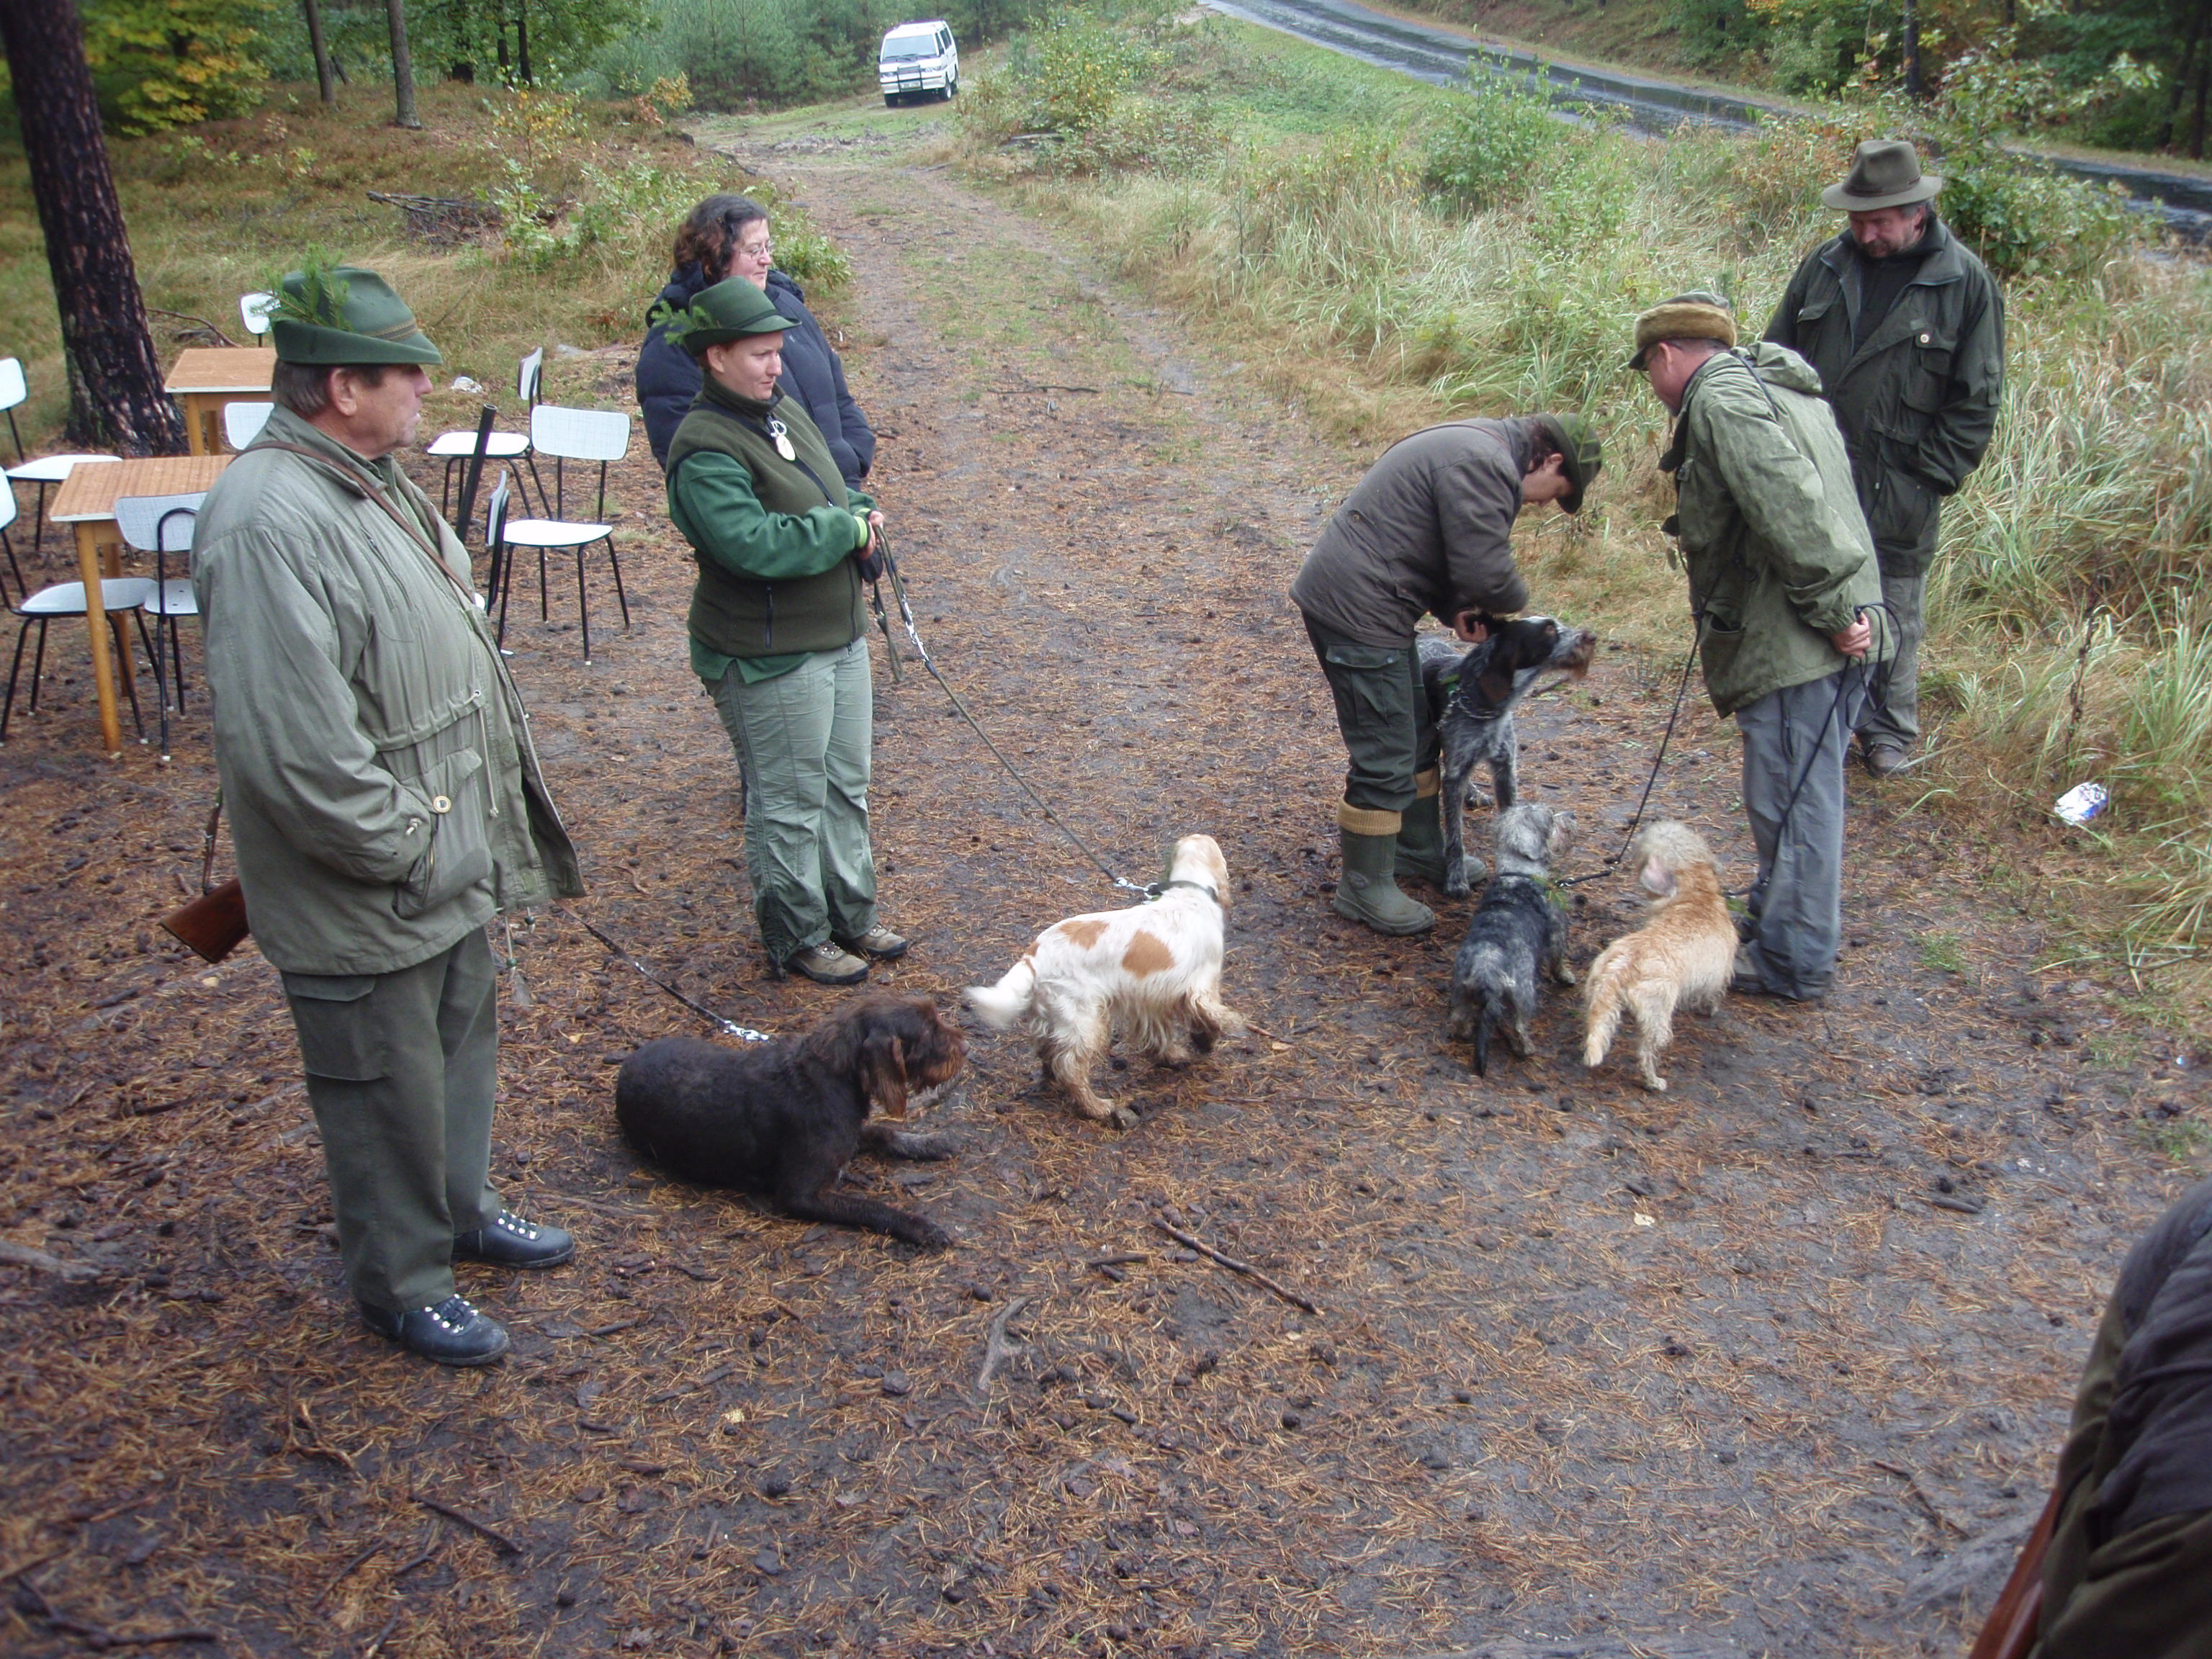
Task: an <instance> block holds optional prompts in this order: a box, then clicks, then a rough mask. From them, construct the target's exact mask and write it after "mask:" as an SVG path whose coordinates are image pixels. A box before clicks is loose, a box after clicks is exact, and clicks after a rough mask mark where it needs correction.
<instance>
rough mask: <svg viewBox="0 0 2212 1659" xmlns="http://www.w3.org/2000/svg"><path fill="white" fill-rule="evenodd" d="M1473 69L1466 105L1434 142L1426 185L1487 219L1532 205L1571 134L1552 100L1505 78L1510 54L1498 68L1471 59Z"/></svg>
mask: <svg viewBox="0 0 2212 1659" xmlns="http://www.w3.org/2000/svg"><path fill="white" fill-rule="evenodd" d="M1467 67H1468V82H1469V85H1468V94H1467V98H1466V100H1465V101H1464V102H1463V103H1462V104H1461V105H1460V106H1458V107H1457V108H1455V110H1454V111H1453V112H1452V113H1451V116H1450V117H1449V119H1447V120H1446V121H1445V122H1444V124H1443V127H1442V129H1441V130H1440V131H1437V135H1436V137H1434V138H1433V139H1432V140H1431V143H1430V146H1429V155H1428V161H1427V162H1426V164H1425V166H1424V167H1423V168H1422V170H1421V182H1422V184H1423V185H1425V186H1426V187H1427V189H1428V190H1429V191H1430V192H1431V194H1433V195H1435V196H1437V197H1442V198H1443V200H1445V201H1447V202H1449V203H1451V204H1454V205H1455V206H1457V207H1460V208H1463V209H1466V210H1468V211H1470V212H1475V213H1485V212H1487V211H1489V210H1491V209H1492V208H1494V207H1498V206H1501V205H1503V204H1507V203H1510V202H1517V201H1520V200H1521V199H1522V198H1523V197H1526V196H1527V195H1528V191H1530V190H1531V189H1532V188H1533V187H1534V185H1535V183H1536V180H1537V177H1538V175H1539V174H1540V173H1541V171H1542V170H1543V168H1544V167H1545V165H1546V164H1547V162H1548V161H1551V160H1552V158H1553V156H1555V155H1558V154H1559V151H1560V149H1562V148H1564V147H1565V143H1566V142H1567V137H1568V134H1567V130H1566V128H1565V125H1562V124H1561V123H1560V121H1559V119H1558V118H1556V117H1555V116H1554V115H1553V113H1552V104H1551V100H1550V99H1548V98H1547V97H1546V96H1545V95H1544V94H1543V93H1541V91H1538V90H1536V89H1535V88H1534V86H1533V85H1522V84H1518V83H1517V82H1516V81H1513V80H1509V79H1507V78H1505V77H1506V76H1507V75H1508V74H1509V73H1510V70H1508V69H1507V67H1506V64H1505V60H1504V55H1503V54H1500V55H1499V58H1498V62H1497V63H1496V64H1490V63H1486V62H1485V60H1484V59H1483V58H1480V56H1477V57H1474V58H1469V59H1468V66H1467Z"/></svg>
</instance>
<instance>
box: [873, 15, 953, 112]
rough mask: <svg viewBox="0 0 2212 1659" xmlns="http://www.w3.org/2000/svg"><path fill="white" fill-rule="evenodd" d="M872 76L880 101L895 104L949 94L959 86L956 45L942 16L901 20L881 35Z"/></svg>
mask: <svg viewBox="0 0 2212 1659" xmlns="http://www.w3.org/2000/svg"><path fill="white" fill-rule="evenodd" d="M876 79H877V80H878V82H881V83H882V85H883V88H884V103H886V104H889V105H892V106H896V105H897V104H898V103H899V102H900V101H901V100H904V99H907V98H922V97H930V98H951V97H952V96H954V95H955V94H957V93H958V92H959V90H960V48H959V47H958V46H955V45H953V43H952V30H951V27H949V26H947V25H946V23H945V21H944V20H943V19H942V18H939V19H938V20H936V21H933V22H927V23H901V24H900V25H899V26H898V27H896V28H895V29H893V30H891V31H890V33H888V34H886V35H884V46H883V50H882V51H881V52H878V54H877V55H876Z"/></svg>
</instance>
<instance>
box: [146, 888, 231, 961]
mask: <svg viewBox="0 0 2212 1659" xmlns="http://www.w3.org/2000/svg"><path fill="white" fill-rule="evenodd" d="M161 926H162V927H166V928H167V929H168V930H169V932H170V933H173V934H175V935H176V936H177V937H178V938H179V939H182V940H183V941H184V942H185V944H186V945H190V946H191V948H192V949H193V950H194V951H197V952H198V953H199V954H200V955H201V956H203V957H206V958H207V960H208V961H210V962H221V961H222V959H223V958H224V957H227V956H228V955H229V954H230V953H231V952H232V951H235V950H236V949H237V948H238V946H239V942H240V940H242V939H245V937H246V933H247V932H248V931H249V929H248V928H247V927H246V890H245V889H244V888H242V887H240V885H239V884H238V879H237V878H236V877H233V878H231V879H230V880H228V881H227V882H224V883H223V884H222V885H221V886H220V887H215V888H210V890H208V891H206V892H204V893H202V894H201V895H200V896H198V897H197V898H196V899H194V900H193V901H192V902H191V903H190V904H186V905H183V906H180V907H179V908H177V909H175V910H173V911H171V912H170V913H169V914H168V915H166V916H164V917H162V918H161Z"/></svg>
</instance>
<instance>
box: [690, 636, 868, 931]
mask: <svg viewBox="0 0 2212 1659" xmlns="http://www.w3.org/2000/svg"><path fill="white" fill-rule="evenodd" d="M707 689H708V691H709V692H710V693H712V694H713V696H714V708H715V712H716V713H718V714H720V715H721V717H722V727H723V730H725V731H726V732H728V733H729V734H730V743H731V746H732V748H734V749H735V750H737V755H738V765H740V766H741V767H743V768H744V775H745V781H746V782H747V784H748V786H749V793H748V799H747V801H746V805H745V873H746V874H747V875H748V876H749V877H750V878H751V880H752V884H753V916H754V919H755V920H756V921H758V922H759V924H760V932H761V943H762V944H763V945H765V946H766V947H767V948H768V953H769V957H770V958H772V959H773V960H775V961H776V962H778V963H783V962H788V961H789V960H790V959H791V958H792V957H794V956H796V955H797V954H798V953H799V951H804V950H805V949H806V947H807V946H809V945H819V944H821V943H823V941H824V940H825V939H832V938H835V939H858V938H860V936H861V935H862V934H863V933H866V932H867V931H868V930H869V929H870V928H871V927H874V926H875V925H876V855H875V851H874V848H872V845H871V844H870V842H869V839H868V775H869V769H870V764H871V750H872V747H873V744H874V738H875V710H874V708H873V705H872V696H873V692H872V682H871V679H870V676H869V671H868V641H867V639H866V636H865V635H864V636H862V637H861V638H860V639H857V640H854V641H853V642H852V643H851V644H850V645H848V646H846V647H844V648H843V649H842V650H837V651H817V652H816V653H814V654H813V655H811V656H810V657H809V658H807V659H806V660H805V662H803V663H801V664H799V666H798V667H796V668H794V669H793V670H792V671H790V672H789V673H787V674H779V675H777V676H776V677H775V678H774V679H769V680H761V681H758V682H757V683H756V684H751V685H747V684H745V683H744V676H742V675H741V674H739V673H738V671H737V670H736V669H735V668H734V667H733V668H732V669H731V670H730V671H729V672H728V673H726V674H725V675H723V676H722V678H720V680H719V681H717V682H715V683H714V684H711V685H709V686H708V688H707Z"/></svg>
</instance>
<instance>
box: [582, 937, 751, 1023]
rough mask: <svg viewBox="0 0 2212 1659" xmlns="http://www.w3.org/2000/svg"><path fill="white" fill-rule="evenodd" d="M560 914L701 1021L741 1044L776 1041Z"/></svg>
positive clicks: (613, 942)
mask: <svg viewBox="0 0 2212 1659" xmlns="http://www.w3.org/2000/svg"><path fill="white" fill-rule="evenodd" d="M562 914H563V915H568V916H571V917H573V918H574V920H575V921H577V922H578V923H579V924H580V925H581V927H583V929H584V931H585V932H586V933H589V934H590V935H591V936H592V938H593V939H597V940H599V943H600V944H602V945H605V946H606V947H607V949H608V950H610V951H613V952H614V953H615V955H616V956H617V957H620V958H621V959H622V960H623V961H624V962H626V963H629V965H630V966H631V967H633V968H635V969H637V971H638V972H639V973H641V974H642V975H645V976H646V978H647V979H649V980H651V981H653V983H654V984H655V985H658V986H659V987H660V988H661V989H662V990H664V991H665V992H667V993H668V994H669V995H671V996H672V997H674V998H675V999H676V1000H678V1002H680V1003H682V1004H683V1005H684V1006H685V1007H686V1008H689V1009H690V1011H691V1012H693V1013H695V1014H696V1015H698V1016H699V1017H700V1018H702V1019H705V1020H710V1021H712V1022H713V1023H714V1025H715V1026H716V1027H718V1028H719V1029H720V1030H722V1031H723V1032H724V1033H725V1034H726V1035H727V1036H733V1037H735V1038H737V1039H738V1041H739V1042H775V1038H774V1037H772V1036H769V1034H768V1033H767V1032H766V1031H756V1030H753V1029H752V1027H750V1025H740V1024H738V1023H737V1021H735V1020H733V1019H724V1018H722V1017H721V1016H720V1014H718V1013H716V1012H714V1010H713V1009H712V1008H708V1007H705V1006H702V1005H700V1004H699V1003H696V1002H694V1001H692V1000H691V999H690V997H687V996H685V995H684V993H683V992H681V991H679V990H678V989H677V988H676V987H674V986H673V985H671V984H670V983H669V982H668V981H666V980H665V979H663V978H661V976H660V975H658V974H656V973H654V972H653V969H650V968H648V967H647V966H646V965H645V964H644V963H641V962H640V961H639V960H638V959H637V958H636V957H634V956H632V955H630V953H629V951H625V950H624V949H623V947H622V946H621V945H617V944H616V943H615V941H614V940H613V939H610V938H608V937H607V935H606V934H605V933H602V932H601V931H600V930H599V928H598V927H594V926H593V925H592V923H591V922H589V921H586V920H585V919H584V918H583V917H582V916H579V915H576V914H575V913H574V911H564V912H562Z"/></svg>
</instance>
